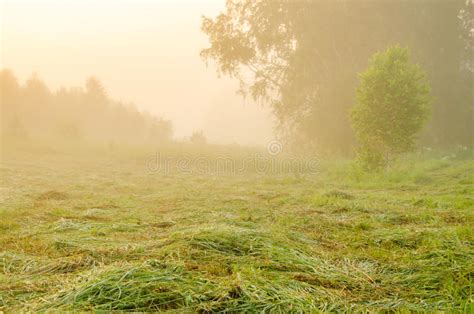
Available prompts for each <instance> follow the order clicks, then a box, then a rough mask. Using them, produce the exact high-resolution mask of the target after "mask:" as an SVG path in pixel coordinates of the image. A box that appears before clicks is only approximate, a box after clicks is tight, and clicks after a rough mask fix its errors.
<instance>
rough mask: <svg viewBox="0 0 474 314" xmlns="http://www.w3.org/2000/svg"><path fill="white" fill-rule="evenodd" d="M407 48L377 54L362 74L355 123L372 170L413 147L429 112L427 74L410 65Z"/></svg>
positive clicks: (392, 48) (365, 157) (362, 148)
mask: <svg viewBox="0 0 474 314" xmlns="http://www.w3.org/2000/svg"><path fill="white" fill-rule="evenodd" d="M409 59H410V53H409V50H408V48H401V47H399V46H395V47H390V48H388V49H387V50H386V51H384V52H381V53H376V54H375V55H374V56H373V57H372V58H371V59H370V61H369V67H368V69H367V70H366V71H365V72H363V73H361V74H360V75H359V79H360V85H359V86H358V88H357V93H356V98H357V104H356V106H355V107H354V108H353V109H352V113H351V117H352V124H353V127H354V129H355V131H356V136H357V140H358V142H359V144H360V147H359V153H360V158H361V159H362V161H363V162H364V164H365V165H366V166H368V167H369V168H377V167H380V166H383V165H388V162H389V161H390V159H391V158H392V157H393V156H395V155H397V154H400V153H403V152H406V151H409V150H411V149H412V148H413V146H414V142H415V139H416V135H417V134H418V133H419V132H420V131H421V129H422V128H423V126H424V124H425V122H426V121H427V119H428V117H429V113H430V104H431V96H430V95H429V94H430V87H429V83H428V81H427V79H426V74H425V73H424V71H422V70H421V68H420V67H419V66H418V65H416V64H412V63H410V60H409Z"/></svg>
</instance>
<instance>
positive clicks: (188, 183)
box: [0, 152, 474, 313]
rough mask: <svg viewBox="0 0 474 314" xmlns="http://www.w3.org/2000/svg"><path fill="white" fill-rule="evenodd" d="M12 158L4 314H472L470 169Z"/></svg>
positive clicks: (418, 164)
mask: <svg viewBox="0 0 474 314" xmlns="http://www.w3.org/2000/svg"><path fill="white" fill-rule="evenodd" d="M147 158H148V157H146V156H144V155H140V156H138V155H137V156H132V155H129V156H122V157H117V156H112V155H111V156H106V155H103V156H98V157H97V158H94V159H93V160H92V159H90V158H81V157H78V156H74V155H73V154H71V155H66V154H59V153H52V152H49V153H48V152H45V153H42V154H38V153H34V154H31V155H28V154H21V155H14V156H4V157H3V159H2V162H1V172H0V173H1V180H2V186H1V194H0V195H1V200H0V215H1V216H0V217H1V219H0V311H5V312H18V311H34V312H36V311H52V310H54V311H58V310H59V311H66V310H67V311H89V310H97V311H100V310H118V311H171V312H191V311H192V312H196V311H199V312H242V311H248V312H261V311H265V312H281V313H283V312H285V313H286V312H317V311H340V310H344V311H346V310H354V311H367V310H369V311H391V310H396V311H399V310H429V311H431V310H446V311H452V310H456V311H460V312H469V311H473V310H474V308H473V305H472V303H473V301H474V298H473V289H474V285H473V281H474V231H473V230H474V228H473V227H474V219H473V218H474V212H473V209H474V193H473V192H474V186H473V183H474V182H473V179H474V171H473V170H474V162H473V161H472V160H470V159H455V158H444V159H442V158H439V157H436V158H434V157H432V158H431V157H423V156H412V157H409V158H408V157H407V158H405V159H404V160H402V161H400V162H399V163H398V164H397V165H395V166H394V167H393V169H390V170H387V171H385V172H381V173H372V174H368V173H364V172H361V171H359V170H357V168H356V167H354V165H353V164H351V163H349V162H337V163H336V162H331V163H327V162H321V163H320V164H319V167H318V171H316V172H314V171H313V172H307V173H302V174H298V175H296V174H292V173H275V172H273V173H272V172H268V173H261V172H256V171H251V169H247V171H246V172H245V173H216V172H210V173H187V172H183V171H176V170H174V171H167V172H160V171H150V169H149V168H147V166H146V164H147Z"/></svg>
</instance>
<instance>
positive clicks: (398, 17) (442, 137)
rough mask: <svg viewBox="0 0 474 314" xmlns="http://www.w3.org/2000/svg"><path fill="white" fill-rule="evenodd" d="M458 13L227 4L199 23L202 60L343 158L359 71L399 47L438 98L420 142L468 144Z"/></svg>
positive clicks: (251, 1)
mask: <svg viewBox="0 0 474 314" xmlns="http://www.w3.org/2000/svg"><path fill="white" fill-rule="evenodd" d="M466 8H467V7H466V2H465V1H464V0H452V1H430V0H422V1H332V0H323V1H312V0H301V1H274V0H228V1H227V3H226V8H225V11H224V12H222V13H221V14H219V15H218V16H217V17H215V18H209V17H205V18H204V19H203V22H202V30H203V32H204V33H205V34H207V36H208V38H209V43H210V46H209V47H208V48H206V49H204V50H203V51H202V53H201V55H202V56H203V57H204V58H205V59H206V60H213V61H215V62H216V64H217V66H218V70H219V73H221V74H224V75H229V76H231V77H234V78H237V79H239V81H240V83H241V90H240V91H241V92H242V93H243V94H245V95H250V96H252V97H253V98H254V99H256V100H258V101H261V102H263V103H264V104H266V105H269V106H270V107H271V108H272V109H273V112H274V113H275V116H276V117H277V120H278V122H279V128H278V129H279V130H280V131H281V132H282V133H283V134H284V135H285V134H286V135H288V137H289V138H291V139H292V140H297V139H298V138H301V139H303V140H302V141H301V143H311V145H312V146H315V147H317V148H319V149H320V150H321V149H323V150H331V151H350V150H351V146H352V145H353V143H354V136H353V135H354V134H353V131H352V129H351V127H350V121H349V119H348V114H347V112H348V111H349V108H350V107H351V106H353V104H354V103H355V98H354V93H353V91H354V89H355V87H356V84H357V73H359V72H360V71H362V70H363V69H364V68H366V66H367V60H368V59H369V57H370V56H371V55H372V54H373V53H374V52H375V51H380V50H383V49H385V48H386V47H387V46H391V45H393V44H395V43H400V44H401V45H403V46H406V47H409V48H410V50H411V51H412V52H413V57H414V59H415V60H416V61H417V62H418V63H420V64H421V65H422V66H423V68H424V69H426V71H427V75H428V78H429V80H430V83H431V85H432V87H433V94H434V95H435V96H436V97H435V98H436V101H435V103H434V108H433V119H432V122H431V125H430V127H429V128H428V129H427V132H426V133H425V134H424V136H423V138H424V141H425V143H427V144H429V145H435V144H436V145H449V144H465V145H469V144H470V143H471V142H472V135H471V134H472V133H473V127H472V119H470V118H469V117H471V114H472V112H471V111H472V93H471V92H470V88H466V87H468V86H470V85H472V69H469V68H468V67H462V66H461V65H462V64H463V63H465V62H466V60H468V59H470V58H472V51H471V53H466V47H467V46H469V45H468V44H467V43H469V42H471V43H472V36H471V35H466V34H472V32H471V30H470V29H468V28H470V27H472V25H471V24H472V23H470V22H469V14H468V8H467V9H466ZM463 10H464V11H463ZM470 25H471V26H470ZM463 34H464V35H465V36H463ZM471 46H472V44H471Z"/></svg>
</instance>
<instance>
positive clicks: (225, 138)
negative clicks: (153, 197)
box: [0, 0, 273, 145]
mask: <svg viewBox="0 0 474 314" xmlns="http://www.w3.org/2000/svg"><path fill="white" fill-rule="evenodd" d="M224 5H225V1H223V0H212V1H211V0H207V1H190V0H189V1H175V0H161V1H131V0H127V1H108V0H107V1H105V0H103V1H64V0H49V1H36V0H21V1H8V0H0V6H1V27H2V33H1V34H2V35H1V40H0V44H1V58H0V68H4V69H10V70H11V71H13V72H14V75H15V76H16V77H17V79H18V81H19V83H20V84H24V83H25V82H26V80H27V79H28V78H30V77H31V75H32V73H36V75H37V77H38V78H39V79H40V80H42V81H43V82H44V83H45V84H46V85H47V86H48V87H49V88H50V89H51V91H52V92H55V91H56V90H58V89H59V88H60V87H61V86H65V87H68V88H69V87H84V85H85V81H86V79H87V78H88V77H90V76H94V77H96V78H97V79H98V80H99V81H100V82H101V83H102V85H103V86H104V88H105V91H106V93H107V95H108V96H110V97H111V98H113V99H114V100H117V101H123V102H126V103H130V102H132V103H134V104H135V105H136V107H137V108H138V109H139V110H141V111H148V112H150V113H152V114H154V115H157V116H159V117H162V118H164V119H167V120H171V122H172V124H173V130H174V137H175V138H178V139H179V138H185V137H189V136H190V135H191V134H192V133H193V132H194V131H199V130H203V132H204V134H205V135H206V137H207V138H208V140H209V141H210V142H215V143H239V144H250V145H255V144H265V143H267V142H268V141H269V140H271V138H272V131H273V122H272V118H271V112H270V110H269V109H268V108H263V107H261V106H260V105H256V104H255V103H253V101H252V100H251V99H246V100H245V99H243V98H242V97H241V96H240V95H237V94H236V90H237V89H238V83H237V82H236V81H234V80H231V79H229V78H227V77H222V78H219V77H218V76H217V74H216V71H215V66H214V65H213V64H212V63H211V64H209V65H208V67H206V64H205V63H204V62H203V60H202V59H201V58H200V56H199V52H200V50H201V49H203V48H205V47H206V46H207V44H208V40H207V37H206V35H205V34H203V33H202V32H201V30H200V24H201V16H202V15H210V16H215V15H217V14H218V13H219V12H220V11H222V9H223V8H224Z"/></svg>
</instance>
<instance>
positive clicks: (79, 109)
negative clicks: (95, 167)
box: [0, 70, 173, 145]
mask: <svg viewBox="0 0 474 314" xmlns="http://www.w3.org/2000/svg"><path fill="white" fill-rule="evenodd" d="M0 110H1V118H2V120H1V122H2V124H1V135H2V140H7V141H8V140H10V139H15V140H27V139H32V140H36V139H43V140H46V141H55V143H58V142H71V141H85V142H93V143H104V144H106V145H108V144H110V143H117V144H118V143H121V144H159V143H163V142H167V141H170V140H171V137H172V131H173V130H172V125H171V122H170V121H168V120H164V119H161V118H157V117H154V116H152V115H151V114H148V113H142V112H139V111H138V110H137V109H136V107H135V106H134V105H133V104H125V103H122V102H119V101H115V100H113V99H111V98H110V97H109V96H108V95H107V93H106V91H105V88H104V87H103V85H102V83H101V82H100V81H99V80H98V79H96V78H89V79H88V80H87V81H86V84H85V88H65V87H62V88H60V89H59V90H57V91H51V90H50V89H49V88H48V87H47V86H46V84H45V83H44V82H43V81H42V80H41V79H39V78H38V76H37V75H33V76H32V77H31V78H29V79H28V80H26V82H25V84H24V85H20V84H19V83H18V80H17V79H16V77H15V76H14V75H13V73H12V72H11V71H9V70H1V71H0Z"/></svg>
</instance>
